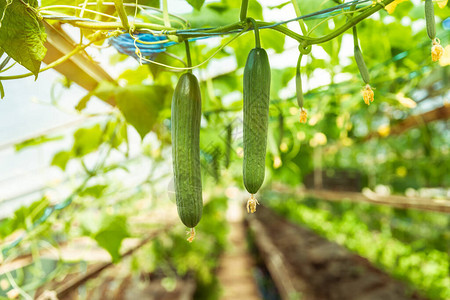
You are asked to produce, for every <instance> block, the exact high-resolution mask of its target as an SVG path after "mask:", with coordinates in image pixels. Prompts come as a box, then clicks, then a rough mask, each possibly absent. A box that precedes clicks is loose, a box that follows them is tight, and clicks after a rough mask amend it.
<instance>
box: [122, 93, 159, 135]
mask: <svg viewBox="0 0 450 300" xmlns="http://www.w3.org/2000/svg"><path fill="white" fill-rule="evenodd" d="M167 92H168V91H167V89H166V88H164V87H159V86H151V87H149V86H143V85H134V86H133V85H129V86H127V87H126V88H122V89H120V90H119V91H118V92H117V98H116V99H117V107H119V109H120V110H121V111H122V113H123V115H124V116H125V118H126V120H127V122H128V123H129V124H131V125H133V127H134V128H136V130H137V131H138V133H139V135H140V136H141V138H142V139H143V138H144V137H145V135H146V134H147V133H149V132H150V131H151V130H152V128H153V124H154V123H155V122H156V120H157V117H158V113H159V110H160V109H161V108H162V107H163V106H164V101H166V95H167V94H166V93H167Z"/></svg>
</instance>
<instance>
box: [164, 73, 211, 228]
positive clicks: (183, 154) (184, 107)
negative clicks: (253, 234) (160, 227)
mask: <svg viewBox="0 0 450 300" xmlns="http://www.w3.org/2000/svg"><path fill="white" fill-rule="evenodd" d="M201 108H202V103H201V94H200V86H199V84H198V80H197V78H196V77H195V76H194V75H193V74H192V73H185V74H183V75H182V76H181V77H180V80H179V81H178V84H177V86H176V88H175V91H174V94H173V98H172V117H171V120H172V156H173V173H174V182H175V196H176V202H177V209H178V215H179V216H180V219H181V221H182V222H183V223H184V225H186V226H187V227H189V228H193V227H195V226H196V225H197V224H198V222H199V221H200V219H201V217H202V210H203V201H202V180H201V170H200V142H199V136H200V119H201ZM192 232H193V231H192Z"/></svg>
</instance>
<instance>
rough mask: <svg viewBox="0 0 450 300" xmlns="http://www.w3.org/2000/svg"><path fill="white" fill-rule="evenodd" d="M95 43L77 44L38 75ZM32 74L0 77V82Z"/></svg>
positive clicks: (31, 74)
mask: <svg viewBox="0 0 450 300" xmlns="http://www.w3.org/2000/svg"><path fill="white" fill-rule="evenodd" d="M95 42H97V40H96V41H91V42H89V43H88V44H85V45H80V44H78V45H77V46H76V47H75V48H74V49H73V50H72V51H70V52H69V53H67V54H66V55H64V56H61V57H60V58H58V59H57V60H55V61H54V62H52V63H50V64H48V65H47V66H46V67H45V68H42V69H40V70H39V73H42V72H44V71H47V70H48V69H51V68H53V67H56V66H57V65H59V64H61V63H63V62H65V61H67V60H68V59H69V58H71V57H72V56H74V55H75V54H77V53H78V52H80V51H82V50H84V49H86V48H87V47H89V46H90V45H92V44H93V43H95ZM33 75H34V74H33V73H32V72H30V73H25V74H19V75H11V76H0V80H10V79H20V78H25V77H29V76H33Z"/></svg>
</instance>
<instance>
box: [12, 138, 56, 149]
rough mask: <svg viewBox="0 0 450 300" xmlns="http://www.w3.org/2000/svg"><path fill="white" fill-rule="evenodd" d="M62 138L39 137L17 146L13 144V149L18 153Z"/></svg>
mask: <svg viewBox="0 0 450 300" xmlns="http://www.w3.org/2000/svg"><path fill="white" fill-rule="evenodd" d="M63 138H64V137H63V136H54V137H48V136H45V135H42V136H39V137H36V138H32V139H28V140H25V141H23V142H21V143H19V144H15V145H14V147H15V148H16V151H20V150H22V149H23V148H27V147H32V146H36V145H40V144H44V143H47V142H52V141H58V140H62V139H63Z"/></svg>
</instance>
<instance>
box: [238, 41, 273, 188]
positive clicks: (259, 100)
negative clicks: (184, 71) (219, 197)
mask: <svg viewBox="0 0 450 300" xmlns="http://www.w3.org/2000/svg"><path fill="white" fill-rule="evenodd" d="M269 100H270V65H269V58H268V57H267V53H266V51H265V50H264V49H262V48H259V47H256V48H254V49H252V50H251V51H250V53H249V55H248V58H247V62H246V64H245V68H244V185H245V188H246V189H247V191H248V192H249V193H250V194H255V193H256V192H258V190H259V188H260V187H261V185H262V184H263V182H264V173H265V165H266V163H265V162H266V147H267V130H268V122H269Z"/></svg>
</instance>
